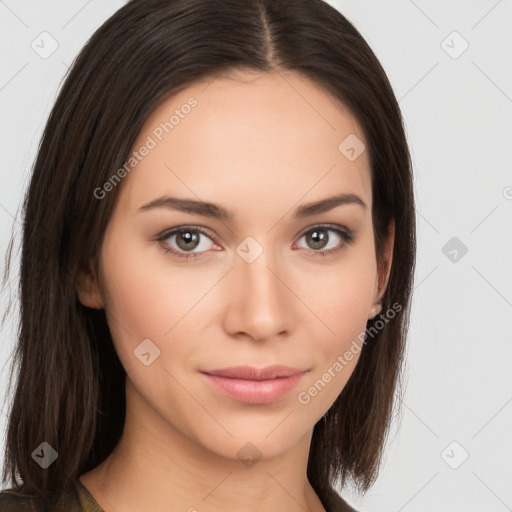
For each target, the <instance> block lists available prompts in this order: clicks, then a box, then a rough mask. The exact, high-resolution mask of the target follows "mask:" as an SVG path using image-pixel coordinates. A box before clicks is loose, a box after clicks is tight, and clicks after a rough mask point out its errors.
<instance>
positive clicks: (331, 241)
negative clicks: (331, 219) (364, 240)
mask: <svg viewBox="0 0 512 512" xmlns="http://www.w3.org/2000/svg"><path fill="white" fill-rule="evenodd" d="M329 232H330V233H334V234H335V236H334V237H333V236H329V235H328V233H329ZM302 238H305V239H306V243H307V244H308V245H309V247H306V249H308V248H312V249H313V251H312V253H313V254H312V256H313V257H316V256H318V255H320V256H328V255H330V254H334V253H337V252H339V251H341V250H343V249H344V248H345V245H346V244H351V243H352V242H353V241H354V238H355V237H354V234H353V233H352V232H351V231H348V230H347V231H345V230H342V229H339V228H334V227H331V226H315V227H314V228H312V229H309V230H308V231H306V233H304V234H303V235H302V236H301V237H300V239H299V240H301V239H302ZM329 245H330V247H329Z"/></svg>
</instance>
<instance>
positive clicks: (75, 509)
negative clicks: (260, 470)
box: [0, 478, 357, 512]
mask: <svg viewBox="0 0 512 512" xmlns="http://www.w3.org/2000/svg"><path fill="white" fill-rule="evenodd" d="M323 506H324V508H325V510H326V511H327V512H357V511H356V510H354V509H353V508H352V507H350V506H349V505H348V504H347V503H346V502H345V501H344V500H343V499H342V498H341V497H340V496H339V495H338V494H337V493H335V492H334V491H332V492H331V493H330V495H329V498H328V501H327V503H323ZM0 512H105V511H104V510H103V509H102V508H101V507H100V506H99V505H98V503H97V502H96V500H95V499H94V498H93V497H92V494H91V493H90V492H89V491H88V490H87V489H86V488H85V487H84V485H83V484H82V482H80V480H79V479H78V478H76V479H75V480H73V488H72V489H70V490H69V491H68V492H67V493H66V494H65V497H64V498H63V500H62V504H61V505H60V506H59V507H58V508H54V509H52V510H50V511H48V510H47V509H46V508H45V506H44V503H43V502H42V500H41V498H38V497H29V496H26V495H25V494H23V493H22V492H21V491H18V490H16V489H5V490H3V491H0Z"/></svg>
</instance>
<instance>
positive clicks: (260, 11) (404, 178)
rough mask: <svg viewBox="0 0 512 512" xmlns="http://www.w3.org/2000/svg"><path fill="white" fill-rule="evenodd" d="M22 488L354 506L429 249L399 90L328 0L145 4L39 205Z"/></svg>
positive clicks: (18, 415)
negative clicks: (350, 490)
mask: <svg viewBox="0 0 512 512" xmlns="http://www.w3.org/2000/svg"><path fill="white" fill-rule="evenodd" d="M24 211H25V224H24V232H23V249H22V258H21V306H22V309H21V320H20V321H21V327H20V335H19V341H18V344H17V347H16V353H15V359H14V361H13V363H16V361H17V362H18V364H19V365H20V373H19V376H18V380H17V383H16V389H15V393H14V398H13V402H12V407H11V410H10V416H9V424H8V432H7V442H6V459H5V466H4V480H6V478H10V481H11V483H12V486H13V487H12V488H11V489H9V490H6V491H4V492H2V493H0V510H25V508H24V507H25V506H27V505H28V504H31V505H33V506H34V507H35V508H37V507H39V509H40V510H44V507H47V509H48V510H62V511H64V510H83V511H93V510H94V511H101V510H105V512H117V511H121V510H122V511H124V512H126V511H134V512H135V511H143V510H144V511H145V510H151V511H156V512H159V511H163V510H166V511H167V512H169V511H171V512H173V511H175V510H176V511H178V510H188V511H190V512H191V511H195V510H197V511H202V510H211V511H218V510H240V511H242V510H247V511H252V510H286V511H295V510H297V511H298V510H304V509H306V510H311V511H315V512H316V511H334V510H353V509H352V508H351V507H350V506H349V505H348V504H347V503H346V502H345V501H344V500H343V499H342V498H341V497H340V496H339V495H338V494H337V492H336V491H335V486H336V485H338V484H341V485H342V486H343V485H344V484H345V483H346V482H347V481H348V479H352V480H353V481H354V482H355V483H356V484H357V486H358V488H359V489H360V490H361V492H364V491H366V490H368V489H369V487H370V486H371V485H372V483H373V482H374V480H375V478H376V476H377V473H378V467H379V462H380V458H381V454H382V449H383V444H384V441H385V436H386V433H387V430H388V427H389V421H390V418H391V414H392V410H393V396H394V393H395V391H396V390H397V389H398V390H400V387H399V377H400V370H401V363H402V356H403V350H404V343H405V339H406V333H407V326H408V317H409V308H410V299H411V290H412V279H413V271H414V258H415V222H414V199H413V188H412V172H411V164H410V158H409V151H408V147H407V142H406V138H405V134H404V129H403V125H402V119H401V115H400V111H399V108H398V104H397V101H396V99H395V97H394V95H393V92H392V89H391V86H390V84H389V82H388V80H387V78H386V75H385V73H384V71H383V70H382V68H381V66H380V64H379V62H378V61H377V58H376V57H375V55H374V54H373V52H372V51H371V49H370V48H369V47H368V45H367V44H366V42H365V41H364V39H363V38H362V37H361V35H360V34H359V33H358V32H357V30H356V29H355V28H354V27H353V26H352V25H351V24H350V23H349V22H348V21H347V20H346V19H345V18H344V17H343V16H342V15H341V14H340V13H339V12H338V11H337V10H335V9H334V8H332V7H330V6H329V5H328V4H326V3H324V2H323V1H320V0H300V1H297V0H278V1H276V0H272V1H271V0H254V1H249V2H248V1H241V0H228V1H226V0H223V1H217V0H209V1H204V0H173V1H169V0H165V1H164V0H132V1H130V2H128V4H127V5H126V6H124V7H123V8H121V9H120V10H119V11H118V12H116V13H115V14H114V15H113V16H112V17H111V18H110V19H109V20H107V21H106V22H105V23H104V24H103V25H102V26H101V27H100V28H99V29H98V30H97V31H96V32H95V34H94V35H93V36H92V38H91V39H90V40H89V41H88V43H87V44H86V46H85V47H84V48H83V50H82V51H81V53H80V55H79V56H78V58H77V60H76V62H75V63H74V65H73V66H72V68H71V70H70V72H69V76H68V77H67V79H66V81H65V83H64V85H63V87H62V90H61V92H60V94H59V96H58V98H57V101H56V104H55V106H54V108H53V111H52V113H51V115H50V118H49V120H48V123H47V126H46V128H45V131H44V134H43V139H42V143H41V146H40V149H39V153H38V156H37V160H36V162H35V166H34V169H33V175H32V178H31V182H30V186H29V189H28V192H27V195H26V199H25V202H24Z"/></svg>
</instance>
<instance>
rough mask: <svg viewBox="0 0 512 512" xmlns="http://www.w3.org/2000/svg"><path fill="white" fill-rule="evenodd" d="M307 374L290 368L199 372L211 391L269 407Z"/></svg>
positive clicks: (245, 367)
mask: <svg viewBox="0 0 512 512" xmlns="http://www.w3.org/2000/svg"><path fill="white" fill-rule="evenodd" d="M308 371H309V370H302V369H299V368H292V367H290V366H281V365H274V366H267V367H265V368H254V367H252V366H233V367H230V368H221V369H218V370H208V371H204V372H202V373H203V375H204V376H205V378H206V379H207V381H208V382H209V383H210V384H211V385H213V387H214V388H215V389H216V390H218V391H220V392H221V393H223V394H224V395H227V396H228V397H230V398H232V399H234V400H237V401H239V402H243V403H247V404H253V405H256V404H269V403H272V402H275V401H277V400H278V399H279V398H281V397H283V396H284V395H286V394H287V393H288V392H289V391H291V390H292V389H293V388H294V387H295V386H296V385H297V384H298V382H299V381H300V380H301V378H302V377H303V376H304V375H305V374H306V373H307V372H308Z"/></svg>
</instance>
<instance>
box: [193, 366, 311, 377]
mask: <svg viewBox="0 0 512 512" xmlns="http://www.w3.org/2000/svg"><path fill="white" fill-rule="evenodd" d="M305 371H306V370H301V369H299V368H292V367H291V366H283V365H273V366H265V367H264V368H254V367H253V366H231V367H229V368H220V369H218V370H207V371H204V372H203V373H207V374H208V375H215V376H219V377H229V378H232V379H246V380H269V379H277V378H280V377H291V376H293V375H298V374H300V373H304V372H305Z"/></svg>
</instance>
